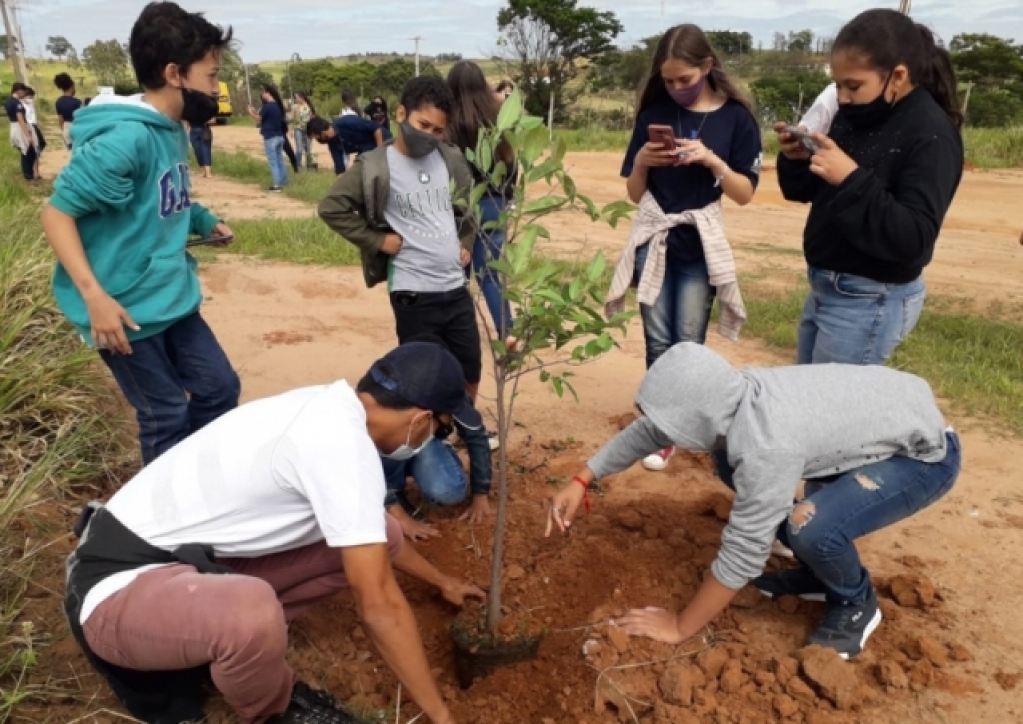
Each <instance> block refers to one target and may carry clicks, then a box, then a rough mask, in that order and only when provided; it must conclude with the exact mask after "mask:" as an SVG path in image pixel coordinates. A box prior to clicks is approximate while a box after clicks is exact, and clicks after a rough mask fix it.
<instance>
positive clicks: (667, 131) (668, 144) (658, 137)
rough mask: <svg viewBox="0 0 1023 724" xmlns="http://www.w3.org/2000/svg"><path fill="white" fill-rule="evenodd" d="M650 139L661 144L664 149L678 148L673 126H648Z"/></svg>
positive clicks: (672, 149)
mask: <svg viewBox="0 0 1023 724" xmlns="http://www.w3.org/2000/svg"><path fill="white" fill-rule="evenodd" d="M647 133H648V134H649V136H650V140H651V141H653V142H654V143H660V144H661V150H662V151H674V150H676V149H677V148H678V144H676V143H675V129H674V128H672V127H671V126H658V125H656V124H651V125H650V126H648V127H647Z"/></svg>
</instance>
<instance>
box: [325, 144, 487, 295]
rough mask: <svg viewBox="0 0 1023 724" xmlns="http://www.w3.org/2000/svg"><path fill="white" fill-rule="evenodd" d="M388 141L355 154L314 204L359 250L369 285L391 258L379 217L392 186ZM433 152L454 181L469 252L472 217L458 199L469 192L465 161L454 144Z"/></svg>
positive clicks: (462, 237) (470, 181)
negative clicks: (438, 152) (385, 250)
mask: <svg viewBox="0 0 1023 724" xmlns="http://www.w3.org/2000/svg"><path fill="white" fill-rule="evenodd" d="M389 145H390V143H388V144H386V145H384V146H378V147H377V148H375V149H373V150H372V151H369V152H368V153H363V154H359V157H358V158H357V159H356V160H355V163H353V164H352V166H351V168H349V169H348V170H347V171H346V172H345V173H343V174H342V175H341V176H340V177H339V178H338V180H337V181H335V182H334V185H333V186H331V187H330V191H328V192H327V195H326V196H325V197H324V199H323V200H322V201H321V202H320V205H319V207H318V212H319V214H320V218H321V219H323V222H324V223H325V224H326V225H327V226H329V227H330V228H331V229H333V230H334V231H336V232H337V233H338V234H340V235H341V236H342V237H344V239H345V240H346V241H348V242H350V243H351V244H353V245H355V246H356V247H358V249H359V251H360V252H361V253H362V274H363V277H364V278H365V280H366V286H368V287H373V286H376V285H377V284H379V283H380V282H383V281H386V280H387V272H388V264H389V262H390V259H391V257H390V255H389V254H385V253H384V252H382V251H381V250H380V248H381V247H382V246H383V243H384V237H385V236H386V235H387V234H391V233H394V231H393V229H391V227H390V226H388V224H387V221H386V219H384V210H385V209H386V208H387V200H388V196H389V194H390V189H391V171H390V167H389V166H388V164H387V146H389ZM438 150H439V151H440V154H441V156H443V157H444V162H445V163H446V164H447V167H448V173H449V174H450V175H451V180H452V182H453V188H452V192H451V198H452V208H453V210H454V214H455V223H456V224H457V226H458V238H459V241H461V243H462V246H463V247H465V248H466V249H468V250H469V251H470V252H472V246H473V242H474V241H475V240H476V231H477V229H476V220H475V217H474V215H473V214H472V213H470V212H469V209H468V208H467V205H466V204H464V203H463V204H460V203H458V202H459V201H460V200H466V201H467V200H468V199H469V194H470V193H471V191H472V187H473V178H472V174H471V173H470V171H469V164H468V162H467V161H466V160H465V156H463V155H462V152H461V151H460V150H459V149H458V147H456V146H453V145H451V144H447V143H442V144H440V147H439V149H438Z"/></svg>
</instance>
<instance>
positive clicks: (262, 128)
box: [249, 83, 288, 193]
mask: <svg viewBox="0 0 1023 724" xmlns="http://www.w3.org/2000/svg"><path fill="white" fill-rule="evenodd" d="M261 98H262V99H263V105H262V107H260V109H259V112H258V113H257V112H256V110H255V109H254V108H252V106H249V115H250V116H252V118H253V119H254V120H256V121H258V122H259V133H260V135H261V136H263V149H264V150H265V151H266V160H267V162H268V163H269V164H270V175H271V176H272V177H273V182H272V185H271V186H270V189H269V190H270V192H271V193H280V192H281V191H283V190H284V187H285V186H286V185H287V183H288V169H287V167H285V165H284V159H283V158H282V157H281V154H282V152H283V150H284V137H285V134H286V133H287V130H286V129H287V124H286V123H285V121H284V104H283V103H282V102H281V94H280V93H278V92H277V87H276V86H274V85H272V84H270V83H267V84H266V85H264V86H263V92H262V94H261Z"/></svg>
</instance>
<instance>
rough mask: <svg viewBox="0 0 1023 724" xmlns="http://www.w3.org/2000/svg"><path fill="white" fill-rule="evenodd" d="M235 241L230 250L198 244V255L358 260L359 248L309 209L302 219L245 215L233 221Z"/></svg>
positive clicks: (298, 260)
mask: <svg viewBox="0 0 1023 724" xmlns="http://www.w3.org/2000/svg"><path fill="white" fill-rule="evenodd" d="M231 230H232V231H234V233H235V241H234V243H233V244H232V245H231V246H230V248H229V250H224V249H208V248H205V247H198V248H197V249H196V257H197V258H199V259H200V260H203V259H205V260H208V261H211V260H215V259H216V257H218V256H220V255H221V254H244V255H246V256H254V257H259V258H261V259H268V260H269V259H273V260H277V261H287V262H292V263H295V264H317V265H322V266H342V265H353V264H359V263H360V261H359V251H358V250H357V249H356V248H355V247H354V246H352V245H351V244H349V243H348V242H346V241H345V240H344V239H342V238H341V237H340V236H338V235H337V234H335V233H334V232H333V231H331V230H330V229H328V228H327V226H326V225H325V224H324V223H323V222H322V221H320V219H319V218H318V217H317V216H315V215H314V214H313V212H312V211H311V210H310V212H309V217H308V218H302V219H294V218H291V219H272V218H271V219H246V220H239V221H232V222H231Z"/></svg>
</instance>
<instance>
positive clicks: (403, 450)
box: [380, 414, 434, 460]
mask: <svg viewBox="0 0 1023 724" xmlns="http://www.w3.org/2000/svg"><path fill="white" fill-rule="evenodd" d="M430 418H431V421H430V434H429V435H427V436H426V439H425V440H423V442H422V444H421V445H420V446H419V447H415V448H414V447H412V426H413V425H415V424H416V421H415V419H413V420H412V422H411V423H409V426H408V435H407V436H406V437H405V442H404V444H402V445H399V446H398V447H397V448H395V449H394V451H393V452H389V453H380V454H381V455H382V456H383V457H385V458H387V459H388V460H411V459H412V458H414V457H415V456H416V455H418V454H419V453H421V452H422V451H423V448H424V447H426V446H427V445H428V444H429V443H430V440H431V439H432V438H433V432H434V428H433V421H432V418H433V415H432V414H431V415H430Z"/></svg>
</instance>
